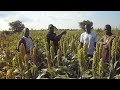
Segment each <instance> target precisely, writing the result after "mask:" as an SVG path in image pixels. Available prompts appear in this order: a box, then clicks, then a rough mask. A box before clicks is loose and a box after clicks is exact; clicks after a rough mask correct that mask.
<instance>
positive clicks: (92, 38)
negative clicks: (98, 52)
mask: <svg viewBox="0 0 120 90" xmlns="http://www.w3.org/2000/svg"><path fill="white" fill-rule="evenodd" d="M54 29H55V26H54V25H52V24H50V25H49V26H48V30H49V31H48V34H47V35H46V40H47V43H48V45H49V48H50V41H53V43H54V52H55V54H57V50H58V49H59V44H58V42H59V41H60V39H61V37H62V36H63V35H65V34H66V33H67V32H66V31H63V32H62V33H61V34H59V35H56V33H54ZM84 30H85V32H84V33H82V34H81V35H80V40H79V41H80V45H81V46H82V47H83V45H84V44H85V43H86V42H87V43H88V50H87V55H88V57H93V53H94V51H95V47H96V43H102V45H103V49H102V58H103V60H104V61H106V62H107V61H108V60H109V59H108V57H109V47H108V42H111V41H112V40H113V39H114V37H115V36H114V35H113V34H112V31H111V26H110V25H105V28H104V31H105V35H104V36H103V37H102V38H101V40H100V41H99V42H98V41H97V36H96V34H95V33H93V32H92V31H91V30H92V27H91V25H90V24H87V25H85V29H84ZM29 34H30V30H29V29H28V28H25V30H24V35H23V37H22V38H21V39H20V40H19V42H18V46H17V50H18V51H19V47H20V45H21V43H23V44H24V46H25V50H26V54H27V56H28V59H29V60H31V56H30V48H33V47H34V44H33V40H32V38H31V37H30V36H29Z"/></svg>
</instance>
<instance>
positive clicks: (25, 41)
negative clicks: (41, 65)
mask: <svg viewBox="0 0 120 90" xmlns="http://www.w3.org/2000/svg"><path fill="white" fill-rule="evenodd" d="M29 34H30V31H29V29H28V28H25V30H24V35H23V37H22V38H21V39H20V40H19V42H18V46H17V50H18V51H19V46H20V45H21V43H23V44H24V46H25V50H26V54H27V56H28V59H29V60H31V57H30V48H33V47H34V45H33V41H32V39H31V37H29Z"/></svg>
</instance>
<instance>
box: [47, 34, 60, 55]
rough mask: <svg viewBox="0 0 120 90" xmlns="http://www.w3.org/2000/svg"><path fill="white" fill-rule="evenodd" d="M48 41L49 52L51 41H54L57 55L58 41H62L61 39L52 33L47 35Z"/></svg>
mask: <svg viewBox="0 0 120 90" xmlns="http://www.w3.org/2000/svg"><path fill="white" fill-rule="evenodd" d="M46 39H47V42H48V45H49V50H50V40H51V41H53V43H54V52H55V54H56V55H57V50H58V49H59V46H58V41H59V40H60V39H59V37H57V36H56V33H50V32H48V34H47V35H46Z"/></svg>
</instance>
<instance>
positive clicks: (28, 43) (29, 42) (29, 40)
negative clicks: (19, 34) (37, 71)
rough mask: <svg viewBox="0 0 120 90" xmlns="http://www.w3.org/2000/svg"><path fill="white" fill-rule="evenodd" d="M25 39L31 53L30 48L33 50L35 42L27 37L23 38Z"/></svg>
mask: <svg viewBox="0 0 120 90" xmlns="http://www.w3.org/2000/svg"><path fill="white" fill-rule="evenodd" d="M23 38H24V39H25V42H26V48H27V51H29V50H30V48H32V47H33V46H34V45H33V42H32V40H31V38H30V37H28V38H27V37H25V36H23Z"/></svg>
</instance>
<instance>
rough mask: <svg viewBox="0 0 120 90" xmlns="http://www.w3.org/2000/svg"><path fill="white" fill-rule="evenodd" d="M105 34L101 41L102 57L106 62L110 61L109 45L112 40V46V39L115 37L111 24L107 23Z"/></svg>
mask: <svg viewBox="0 0 120 90" xmlns="http://www.w3.org/2000/svg"><path fill="white" fill-rule="evenodd" d="M104 31H105V35H104V36H103V37H102V38H101V40H100V42H99V43H102V45H103V49H102V54H101V55H102V58H103V60H104V61H105V62H109V61H108V60H109V47H108V42H110V46H112V40H113V39H114V38H115V35H113V34H112V32H111V31H112V30H111V26H110V25H109V24H107V25H105V28H104Z"/></svg>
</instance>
